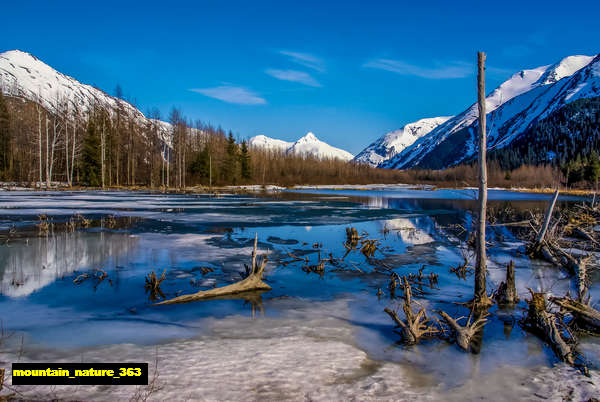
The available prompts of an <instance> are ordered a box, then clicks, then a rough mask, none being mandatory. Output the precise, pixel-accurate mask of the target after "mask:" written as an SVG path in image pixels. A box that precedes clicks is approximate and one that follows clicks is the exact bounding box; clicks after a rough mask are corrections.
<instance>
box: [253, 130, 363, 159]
mask: <svg viewBox="0 0 600 402" xmlns="http://www.w3.org/2000/svg"><path fill="white" fill-rule="evenodd" d="M248 143H249V145H250V146H252V147H261V148H266V149H269V150H273V151H278V152H284V153H291V154H296V155H310V156H314V157H317V158H319V159H326V158H328V159H341V160H343V161H350V160H352V159H353V158H354V155H352V154H351V153H350V152H347V151H344V150H343V149H340V148H336V147H333V146H331V145H329V144H327V143H326V142H323V141H321V140H319V139H318V138H317V137H316V136H315V135H314V134H313V133H310V132H309V133H307V134H306V135H305V136H304V137H302V138H300V139H298V140H297V141H296V142H287V141H282V140H277V139H274V138H270V137H266V136H264V135H257V136H256V137H252V138H250V140H249V141H248Z"/></svg>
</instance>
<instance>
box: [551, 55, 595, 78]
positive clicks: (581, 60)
mask: <svg viewBox="0 0 600 402" xmlns="http://www.w3.org/2000/svg"><path fill="white" fill-rule="evenodd" d="M593 59H594V56H583V55H575V56H568V57H565V58H564V59H562V60H561V61H559V62H558V63H556V64H553V65H552V66H550V67H549V68H548V70H547V71H546V72H545V73H544V76H543V77H542V83H543V84H544V85H548V84H554V83H555V82H558V81H560V80H561V79H563V78H565V77H570V76H572V75H573V74H574V73H575V72H577V71H578V70H580V69H582V68H583V67H585V66H587V65H588V64H589V63H590V62H591V61H592V60H593Z"/></svg>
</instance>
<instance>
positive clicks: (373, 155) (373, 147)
mask: <svg viewBox="0 0 600 402" xmlns="http://www.w3.org/2000/svg"><path fill="white" fill-rule="evenodd" d="M450 118H451V116H443V117H433V118H426V119H421V120H417V121H415V122H413V123H409V124H407V125H405V126H404V127H402V128H401V129H400V130H396V131H391V132H389V133H387V134H385V135H384V136H383V137H381V138H379V139H377V140H376V141H375V142H373V143H372V144H370V145H369V146H368V147H367V148H365V149H364V150H363V151H361V152H360V153H359V154H358V155H356V157H355V158H354V160H355V161H357V162H360V163H367V164H369V165H372V166H377V165H378V164H380V163H382V162H383V161H386V160H388V159H390V158H392V157H394V155H396V154H398V153H400V152H402V150H404V149H405V148H406V147H408V146H409V145H411V144H412V143H414V142H415V141H416V140H418V139H419V138H421V137H423V136H424V135H426V134H428V133H429V132H430V131H431V130H433V129H434V128H436V127H437V126H439V125H440V124H442V123H444V122H446V121H447V120H448V119H450Z"/></svg>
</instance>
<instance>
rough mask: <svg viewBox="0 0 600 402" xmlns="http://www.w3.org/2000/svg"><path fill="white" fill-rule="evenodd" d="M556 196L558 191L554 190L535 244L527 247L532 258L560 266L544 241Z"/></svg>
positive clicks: (552, 250) (553, 251)
mask: <svg viewBox="0 0 600 402" xmlns="http://www.w3.org/2000/svg"><path fill="white" fill-rule="evenodd" d="M558 194H559V191H558V190H556V191H555V192H554V196H553V197H552V201H551V202H550V204H548V209H547V210H546V215H545V216H544V222H543V223H542V227H541V229H540V231H539V232H538V233H537V236H536V239H535V242H533V244H531V245H530V246H529V250H528V254H529V255H530V256H532V257H535V258H541V259H543V260H546V261H548V262H549V263H551V264H553V265H557V266H561V265H562V264H561V263H560V261H559V259H558V258H557V257H556V255H555V254H556V251H555V250H554V248H553V247H550V246H549V243H548V242H547V241H546V233H547V232H548V226H549V225H550V221H551V220H552V211H554V205H556V200H557V199H558Z"/></svg>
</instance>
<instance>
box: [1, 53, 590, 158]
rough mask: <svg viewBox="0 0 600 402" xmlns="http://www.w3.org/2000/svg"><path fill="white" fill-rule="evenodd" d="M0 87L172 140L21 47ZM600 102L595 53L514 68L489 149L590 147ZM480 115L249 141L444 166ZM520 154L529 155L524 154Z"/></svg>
mask: <svg viewBox="0 0 600 402" xmlns="http://www.w3.org/2000/svg"><path fill="white" fill-rule="evenodd" d="M0 88H1V89H2V91H3V93H5V94H8V95H12V96H19V97H22V98H25V99H29V100H31V101H34V102H38V103H40V104H41V105H42V106H43V107H44V108H46V109H48V110H50V111H53V110H56V109H57V108H58V107H59V106H58V105H59V104H61V105H62V106H61V107H64V105H65V104H66V105H68V108H69V113H78V114H80V115H81V116H84V115H85V114H86V112H87V111H89V110H90V109H91V108H92V107H93V106H94V105H100V106H103V107H105V108H107V109H108V110H110V111H112V112H114V111H115V110H116V109H117V108H120V109H121V110H122V111H123V112H124V113H126V114H127V115H129V116H130V117H133V118H134V120H137V121H138V122H139V123H140V124H144V123H149V122H152V123H158V127H159V132H160V135H161V137H162V139H163V141H164V142H165V143H167V144H171V134H172V126H171V125H170V124H169V123H167V122H164V121H157V120H152V119H149V118H147V117H146V116H144V114H143V113H142V112H141V111H139V110H138V109H137V108H136V107H135V106H133V105H132V104H130V103H128V102H126V101H124V100H121V99H118V98H116V97H113V96H110V95H108V94H107V93H105V92H104V91H102V90H100V89H98V88H94V87H93V86H90V85H86V84H82V83H80V82H79V81H77V80H76V79H74V78H72V77H69V76H66V75H64V74H62V73H60V72H58V71H56V70H55V69H53V68H52V67H50V66H48V65H47V64H45V63H44V62H42V61H40V60H39V59H37V58H36V57H34V56H32V55H31V54H29V53H26V52H22V51H19V50H11V51H7V52H4V53H0ZM473 92H474V91H473ZM473 97H475V94H474V95H473ZM586 100H591V101H590V102H586ZM584 101H585V102H584ZM599 104H600V56H598V55H597V56H581V55H578V56H569V57H566V58H564V59H562V60H560V61H559V62H557V63H555V64H551V65H547V66H541V67H537V68H533V69H528V70H522V71H519V72H517V73H515V74H514V75H513V76H512V77H510V78H509V79H508V80H507V81H505V82H503V83H502V84H501V85H500V86H498V87H497V88H496V89H494V90H493V91H492V92H491V93H490V94H489V95H488V96H487V97H486V108H487V127H488V148H489V151H490V155H491V156H493V155H496V156H497V157H498V158H500V159H501V160H503V161H505V162H506V161H508V162H506V163H511V164H512V165H515V166H516V165H518V163H521V162H523V161H525V162H527V163H536V164H539V163H546V162H548V161H551V160H553V161H555V160H556V159H554V158H557V159H560V160H564V158H565V157H568V158H571V157H574V156H575V155H577V154H578V153H579V150H581V149H583V150H584V152H589V151H590V149H593V148H594V147H597V145H598V138H600V134H599V131H600V122H599V120H600V119H598V118H596V117H594V116H596V113H597V112H596V110H597V109H598V105H599ZM573 105H574V106H573ZM567 106H569V109H568V110H567V109H566V107H567ZM477 117H478V111H477V104H475V103H474V104H472V105H471V106H469V107H468V108H467V109H466V110H464V111H463V112H462V113H460V114H458V115H456V116H453V117H433V118H425V119H421V120H418V121H416V122H414V123H410V124H407V125H405V126H404V127H402V128H401V129H399V130H396V131H392V132H389V133H387V134H385V135H384V136H383V137H381V138H379V139H378V140H376V141H375V142H373V143H372V144H370V145H369V146H367V147H366V148H365V149H364V150H363V151H361V152H360V153H358V155H356V157H353V155H352V154H350V153H349V152H347V151H344V150H342V149H339V148H335V147H333V146H331V145H329V144H327V143H325V142H323V141H321V140H319V139H318V138H317V137H316V136H315V135H314V134H313V133H310V132H309V133H307V134H306V135H305V136H304V137H302V138H300V139H298V140H297V141H296V142H287V141H282V140H278V139H274V138H269V137H266V136H264V135H259V136H256V137H252V138H251V139H250V140H249V144H250V146H253V147H263V148H267V149H271V150H277V151H281V152H285V153H294V154H299V155H312V156H316V157H318V158H337V159H341V160H344V161H351V160H354V161H356V162H360V163H366V164H369V165H372V166H377V167H381V168H396V169H411V168H422V169H444V168H447V167H450V166H454V165H456V164H459V163H463V162H468V161H470V160H471V159H473V158H474V157H475V156H476V152H477V130H478V122H477ZM532 144H536V145H535V146H532ZM524 152H525V153H527V154H528V155H527V157H526V158H525V159H524V158H523V157H522V154H523V153H524ZM541 153H543V154H541Z"/></svg>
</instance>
